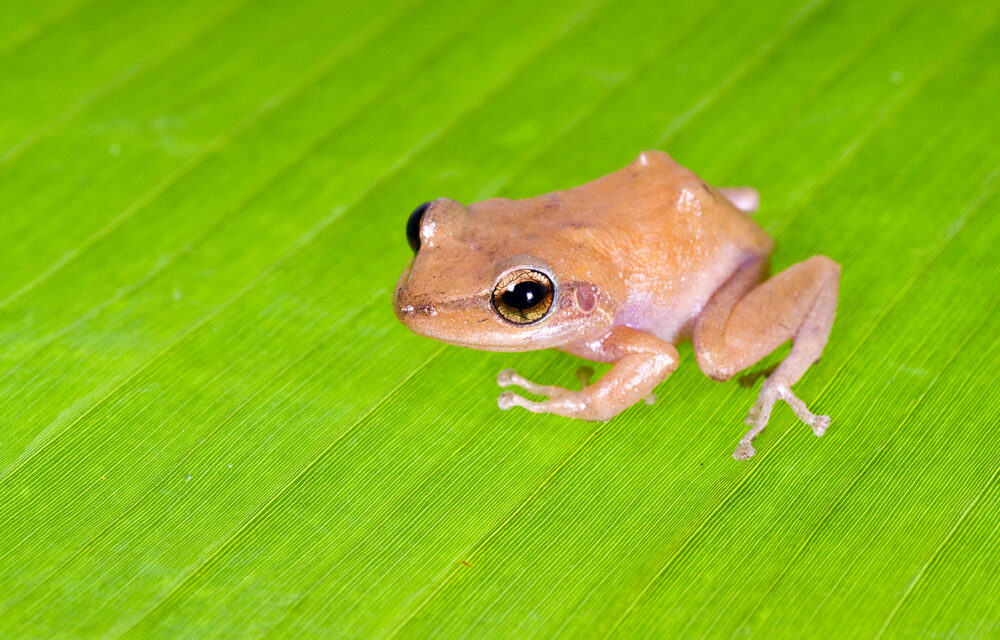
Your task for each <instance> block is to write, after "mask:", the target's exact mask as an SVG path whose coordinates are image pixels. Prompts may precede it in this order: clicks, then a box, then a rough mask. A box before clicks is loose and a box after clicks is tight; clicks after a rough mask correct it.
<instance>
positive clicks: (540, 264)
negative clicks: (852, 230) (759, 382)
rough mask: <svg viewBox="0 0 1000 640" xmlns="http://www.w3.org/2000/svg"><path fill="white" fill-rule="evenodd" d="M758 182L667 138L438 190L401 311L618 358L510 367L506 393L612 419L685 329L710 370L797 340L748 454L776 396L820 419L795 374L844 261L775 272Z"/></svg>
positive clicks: (479, 339) (814, 348)
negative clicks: (450, 194)
mask: <svg viewBox="0 0 1000 640" xmlns="http://www.w3.org/2000/svg"><path fill="white" fill-rule="evenodd" d="M757 204H758V197H757V193H756V191H754V190H753V189H749V188H745V187H744V188H728V189H727V188H716V187H711V186H709V185H707V184H705V182H704V181H702V180H701V179H700V178H698V176H697V175H695V174H694V173H693V172H692V171H690V170H688V169H686V168H684V167H682V166H680V165H679V164H677V163H676V162H674V161H673V160H672V159H671V158H670V156H668V155H667V154H666V153H663V152H660V151H646V152H644V153H642V154H640V155H639V157H638V158H637V159H636V160H635V161H634V162H632V163H631V164H629V165H628V166H626V167H625V168H623V169H620V170H619V171H615V172H614V173H611V174H609V175H607V176H604V177H602V178H598V179H597V180H594V181H593V182H589V183H587V184H583V185H580V186H578V187H575V188H572V189H567V190H565V191H555V192H553V193H549V194H546V195H542V196H538V197H535V198H528V199H525V200H510V199H506V198H492V199H490V200H484V201H483V202H477V203H475V204H471V205H469V206H465V205H462V204H460V203H458V202H455V201H454V200H448V199H445V198H440V199H438V200H434V201H432V202H428V203H425V204H422V205H420V206H419V207H418V208H417V209H416V210H415V211H414V212H413V213H412V214H411V215H410V218H409V221H408V222H407V225H406V232H407V237H408V239H409V242H410V246H411V247H412V248H413V251H414V253H415V258H414V259H413V262H412V264H411V265H410V266H409V268H407V269H406V270H405V271H404V272H403V275H402V277H400V279H399V283H398V285H397V287H396V291H395V295H394V296H393V304H394V306H395V309H396V315H397V316H398V317H399V319H400V320H401V321H402V322H403V323H404V324H406V326H408V327H409V328H410V329H411V330H413V331H414V332H416V333H418V334H421V335H424V336H428V337H431V338H435V339H437V340H442V341H444V342H447V343H451V344H456V345H461V346H465V347H471V348H474V349H485V350H490V351H527V350H533V349H547V348H557V349H562V350H563V351H566V352H569V353H571V354H574V355H577V356H580V357H582V358H587V359H590V360H593V361H597V362H609V363H612V364H613V367H612V369H611V370H610V371H609V372H608V373H607V374H605V375H604V376H603V377H602V378H601V379H600V380H598V381H597V382H595V383H594V384H587V383H586V381H585V382H584V388H583V389H582V390H581V391H571V390H569V389H564V388H561V387H556V386H548V385H540V384H536V383H534V382H531V381H529V380H526V379H525V378H523V377H521V376H519V375H518V374H517V373H515V372H514V371H513V370H510V369H507V370H504V371H501V372H500V375H499V376H498V377H497V382H498V383H499V384H500V385H501V386H503V387H508V386H512V385H514V386H518V387H521V388H522V389H525V390H526V391H528V392H530V393H533V394H537V395H540V396H544V397H546V398H547V400H544V401H540V402H536V401H532V400H529V399H527V398H524V397H522V396H520V395H517V394H515V393H514V392H512V391H504V392H503V393H501V394H500V397H499V405H500V408H501V409H509V408H511V407H515V406H518V407H523V408H525V409H527V410H529V411H534V412H545V413H556V414H559V415H562V416H568V417H572V418H582V419H584V420H610V419H611V418H612V417H614V416H616V415H617V414H619V413H621V412H622V411H624V410H625V409H626V408H628V407H630V406H631V405H633V404H635V403H636V402H638V401H640V400H643V399H648V398H649V397H650V395H651V393H652V391H653V388H654V387H656V385H658V384H660V383H661V382H663V380H664V379H666V378H667V376H669V375H670V373H671V372H672V371H674V369H676V368H677V364H678V356H677V349H676V348H675V347H674V345H675V344H677V343H678V342H680V341H683V340H686V339H691V340H692V341H693V345H694V353H695V357H696V359H697V361H698V366H699V367H700V368H701V370H702V371H703V372H704V373H705V374H706V375H707V376H708V377H710V378H712V379H713V380H720V381H721V380H728V379H729V378H731V377H732V376H733V375H735V374H736V373H737V372H739V371H742V370H744V369H746V368H747V367H749V366H751V365H753V364H754V363H756V362H758V361H760V360H761V359H762V358H764V357H765V356H767V355H768V354H770V353H771V352H772V351H774V350H775V349H776V348H777V347H778V346H780V345H781V344H782V343H784V342H786V341H788V340H792V341H793V345H792V349H791V352H790V353H789V354H788V356H787V357H786V358H785V360H784V361H783V362H782V363H781V364H780V365H779V366H778V367H777V368H776V369H775V370H774V372H773V373H771V375H770V376H769V377H768V378H767V379H766V380H765V382H764V383H763V387H762V389H761V391H760V395H759V396H758V398H757V402H756V403H755V404H754V405H753V407H752V408H751V409H750V413H749V414H748V415H747V418H746V422H747V424H748V425H750V427H751V429H750V431H748V432H747V433H746V435H744V436H743V438H742V439H741V440H740V442H739V445H738V446H737V447H736V451H735V452H734V453H733V457H734V458H737V459H745V458H749V457H750V456H752V455H753V454H754V453H755V452H754V448H753V446H752V445H751V443H752V441H753V439H754V437H756V436H757V434H759V433H760V432H761V431H763V430H764V427H765V426H767V421H768V418H769V417H770V415H771V410H772V408H773V406H774V403H775V402H776V401H777V400H784V401H785V402H787V403H788V405H789V406H790V407H791V408H792V410H793V411H794V412H795V415H797V416H798V417H799V419H800V420H802V421H803V422H805V423H806V424H808V425H809V426H810V427H812V430H813V432H814V433H815V434H816V435H817V436H821V435H823V433H824V432H825V431H826V428H827V426H828V425H829V424H830V418H829V417H828V416H824V415H815V414H813V413H811V412H810V411H809V409H808V408H807V407H806V405H805V403H803V402H802V401H801V400H799V399H798V398H797V397H796V396H795V394H793V393H792V390H791V386H792V385H793V384H795V383H796V382H797V381H798V380H799V378H800V377H801V376H802V374H803V373H805V371H806V370H807V369H808V368H809V367H810V366H811V365H812V364H813V363H814V362H816V361H817V360H818V359H819V357H820V354H821V353H822V352H823V347H824V346H825V345H826V341H827V338H828V336H829V334H830V328H831V326H832V325H833V318H834V313H835V311H836V307H837V291H838V286H839V281H840V265H838V264H837V263H836V262H834V261H833V260H831V259H830V258H827V257H825V256H813V257H811V258H809V259H808V260H805V261H803V262H800V263H798V264H796V265H793V266H791V267H789V268H788V269H785V270H784V271H782V272H780V273H778V274H776V275H774V276H772V277H768V273H769V269H768V262H769V260H768V256H769V255H770V253H771V251H772V249H773V248H774V242H773V241H772V240H771V238H770V237H769V236H768V235H767V233H765V232H764V230H763V229H761V228H760V227H759V226H758V225H757V224H756V223H754V221H753V220H752V219H751V218H750V216H749V215H748V214H749V213H750V212H753V211H754V210H756V208H757Z"/></svg>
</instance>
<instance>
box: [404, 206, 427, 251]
mask: <svg viewBox="0 0 1000 640" xmlns="http://www.w3.org/2000/svg"><path fill="white" fill-rule="evenodd" d="M430 206H431V203H430V202H425V203H423V204H422V205H420V206H419V207H417V208H416V209H414V210H413V213H411V214H410V219H409V220H407V221H406V240H407V242H409V243H410V248H411V249H413V255H417V252H418V251H420V223H421V221H423V219H424V214H425V213H427V210H428V209H429V208H430Z"/></svg>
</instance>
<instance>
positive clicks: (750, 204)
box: [719, 187, 760, 213]
mask: <svg viewBox="0 0 1000 640" xmlns="http://www.w3.org/2000/svg"><path fill="white" fill-rule="evenodd" d="M719 192H720V193H722V195H724V196H726V200H729V202H731V203H732V204H733V206H734V207H736V208H737V209H739V210H740V211H742V212H743V213H753V212H754V211H756V210H757V207H759V206H760V194H758V193H757V190H756V189H751V188H750V187H719Z"/></svg>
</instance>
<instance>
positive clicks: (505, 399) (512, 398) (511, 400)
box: [497, 391, 523, 411]
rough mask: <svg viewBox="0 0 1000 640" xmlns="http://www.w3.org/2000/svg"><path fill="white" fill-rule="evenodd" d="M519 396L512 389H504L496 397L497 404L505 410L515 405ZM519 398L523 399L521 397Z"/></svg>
mask: <svg viewBox="0 0 1000 640" xmlns="http://www.w3.org/2000/svg"><path fill="white" fill-rule="evenodd" d="M520 397H521V396H519V395H517V394H516V393H514V392H513V391H504V392H503V393H501V394H500V395H499V396H498V397H497V406H498V407H500V408H501V409H503V410H504V411H506V410H507V409H510V408H511V407H514V406H517V398H520ZM521 399H522V400H523V398H521Z"/></svg>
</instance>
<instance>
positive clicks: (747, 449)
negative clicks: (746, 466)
mask: <svg viewBox="0 0 1000 640" xmlns="http://www.w3.org/2000/svg"><path fill="white" fill-rule="evenodd" d="M755 453H757V451H756V450H755V449H754V448H753V445H752V444H750V443H749V442H744V441H742V440H740V443H739V444H738V445H736V451H733V458H734V459H736V460H748V459H750V458H752V457H753V454H755Z"/></svg>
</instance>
